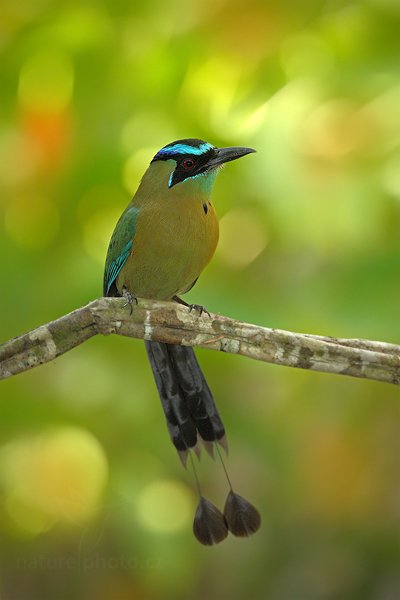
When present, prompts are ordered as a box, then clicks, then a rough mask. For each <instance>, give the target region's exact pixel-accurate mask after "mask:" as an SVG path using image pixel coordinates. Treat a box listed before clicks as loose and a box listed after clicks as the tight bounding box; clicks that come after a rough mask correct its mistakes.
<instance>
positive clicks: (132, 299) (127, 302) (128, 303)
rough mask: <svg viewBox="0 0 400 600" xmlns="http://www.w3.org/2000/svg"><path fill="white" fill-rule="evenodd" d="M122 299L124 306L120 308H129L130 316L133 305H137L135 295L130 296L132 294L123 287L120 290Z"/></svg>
mask: <svg viewBox="0 0 400 600" xmlns="http://www.w3.org/2000/svg"><path fill="white" fill-rule="evenodd" d="M122 297H123V298H125V304H124V306H123V307H122V308H125V307H126V306H129V309H130V314H131V315H132V313H133V304H134V303H135V304H137V303H138V299H137V298H136V296H135V294H132V292H130V291H129V290H127V289H126V288H125V287H124V288H122Z"/></svg>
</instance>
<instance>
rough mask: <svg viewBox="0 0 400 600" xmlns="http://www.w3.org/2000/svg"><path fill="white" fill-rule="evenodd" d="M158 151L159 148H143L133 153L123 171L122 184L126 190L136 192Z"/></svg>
mask: <svg viewBox="0 0 400 600" xmlns="http://www.w3.org/2000/svg"><path fill="white" fill-rule="evenodd" d="M166 143H168V142H166ZM157 150H158V148H148V147H146V148H141V149H140V150H137V151H136V152H133V153H132V154H131V155H130V156H129V157H128V158H127V160H126V161H125V164H124V166H123V169H122V182H123V185H124V188H125V189H126V190H127V191H129V193H133V192H135V191H136V189H137V187H138V185H139V183H140V180H141V178H142V176H143V173H144V172H145V171H146V169H147V167H148V166H149V164H150V161H151V159H152V158H153V156H154V155H155V154H156V152H157Z"/></svg>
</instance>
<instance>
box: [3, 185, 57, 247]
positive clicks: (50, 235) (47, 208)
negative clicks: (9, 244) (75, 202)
mask: <svg viewBox="0 0 400 600" xmlns="http://www.w3.org/2000/svg"><path fill="white" fill-rule="evenodd" d="M4 220H5V229H6V231H7V233H8V235H9V236H10V238H11V239H12V240H13V241H14V242H15V243H16V244H18V245H19V246H22V247H24V248H29V249H33V250H35V249H41V248H45V247H46V246H48V245H49V244H50V243H51V242H52V241H53V240H54V238H55V237H56V235H57V233H58V230H59V226H60V217H59V212H58V209H57V207H56V206H55V205H54V204H53V203H52V202H51V201H50V200H49V199H47V198H44V197H25V196H24V197H21V198H18V199H15V200H14V201H13V202H12V203H11V204H9V205H8V206H6V209H5V215H4Z"/></svg>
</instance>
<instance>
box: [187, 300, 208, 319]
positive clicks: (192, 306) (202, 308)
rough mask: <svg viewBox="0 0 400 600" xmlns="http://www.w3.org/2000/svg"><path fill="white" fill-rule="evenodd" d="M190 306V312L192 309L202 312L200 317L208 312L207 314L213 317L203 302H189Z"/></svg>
mask: <svg viewBox="0 0 400 600" xmlns="http://www.w3.org/2000/svg"><path fill="white" fill-rule="evenodd" d="M188 306H189V312H192V310H197V311H198V312H199V313H200V317H201V315H202V314H203V313H206V315H208V316H209V317H210V319H211V314H210V313H209V312H208V310H207V309H206V307H205V306H202V305H201V304H189V305H188Z"/></svg>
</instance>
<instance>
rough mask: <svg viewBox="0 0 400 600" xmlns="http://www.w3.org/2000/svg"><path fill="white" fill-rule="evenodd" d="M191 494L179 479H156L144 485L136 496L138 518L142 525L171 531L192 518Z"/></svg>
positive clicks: (157, 530) (166, 531)
mask: <svg viewBox="0 0 400 600" xmlns="http://www.w3.org/2000/svg"><path fill="white" fill-rule="evenodd" d="M192 512H193V496H192V493H191V492H190V490H189V489H188V488H187V487H186V486H184V485H183V484H182V483H180V482H179V481H173V480H158V481H155V482H153V483H150V484H149V485H147V486H145V487H144V488H143V489H142V491H141V492H140V493H139V495H138V498H137V514H138V519H139V521H140V523H141V524H142V526H143V527H145V528H146V529H150V530H151V531H156V532H160V533H173V532H175V531H179V530H181V529H183V528H184V527H186V526H187V525H188V524H189V523H190V520H191V518H192Z"/></svg>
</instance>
